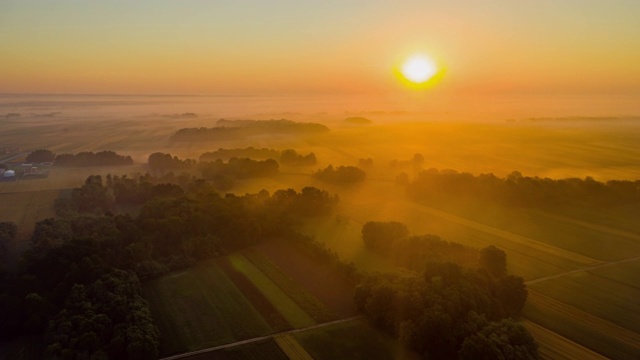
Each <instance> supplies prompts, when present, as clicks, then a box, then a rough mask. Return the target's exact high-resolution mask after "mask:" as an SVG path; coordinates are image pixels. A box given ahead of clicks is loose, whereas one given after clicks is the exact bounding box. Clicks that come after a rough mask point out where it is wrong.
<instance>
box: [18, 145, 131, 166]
mask: <svg viewBox="0 0 640 360" xmlns="http://www.w3.org/2000/svg"><path fill="white" fill-rule="evenodd" d="M26 161H27V162H28V163H52V164H53V165H54V166H66V167H80V166H118V165H132V164H133V159H132V158H131V156H128V155H119V154H118V153H116V152H114V151H110V150H105V151H99V152H96V153H94V152H91V151H83V152H79V153H77V154H75V155H74V154H59V155H56V154H55V153H53V152H52V151H51V150H48V149H39V150H35V151H32V152H31V153H29V155H27V157H26Z"/></svg>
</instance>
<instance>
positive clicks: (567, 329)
mask: <svg viewBox="0 0 640 360" xmlns="http://www.w3.org/2000/svg"><path fill="white" fill-rule="evenodd" d="M575 295H576V297H579V296H580V295H581V294H575ZM523 315H524V317H525V318H527V319H529V320H531V321H532V322H534V323H536V324H538V325H540V326H543V327H544V328H547V329H549V330H551V331H553V332H555V333H557V334H559V335H561V336H563V337H565V338H567V339H569V340H571V341H573V342H575V343H577V344H580V345H582V346H584V347H586V348H589V349H591V350H593V351H595V352H597V353H599V354H602V355H604V356H606V357H608V358H611V359H637V358H638V357H639V356H640V335H638V334H637V333H635V332H632V331H629V330H626V329H624V328H621V327H619V326H617V325H615V324H612V323H610V322H607V321H605V320H603V319H601V318H598V317H596V316H594V315H591V314H589V313H586V312H584V311H581V310H578V309H576V308H574V307H571V306H569V305H566V304H564V303H562V302H560V301H558V300H555V299H553V298H550V297H547V296H544V295H541V294H539V293H537V292H535V291H529V298H528V300H527V304H526V305H525V308H524V312H523ZM543 346H553V345H543ZM565 350H567V351H569V350H570V347H569V348H567V349H565ZM574 358H576V357H574Z"/></svg>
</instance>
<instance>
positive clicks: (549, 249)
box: [407, 202, 602, 265]
mask: <svg viewBox="0 0 640 360" xmlns="http://www.w3.org/2000/svg"><path fill="white" fill-rule="evenodd" d="M407 206H411V207H414V208H417V209H419V210H422V211H424V212H426V213H428V214H430V215H434V216H438V217H440V218H442V219H445V220H448V221H451V222H454V223H457V224H460V225H463V226H467V227H470V228H472V229H475V230H479V231H482V232H485V233H488V234H491V235H494V236H497V237H501V238H503V239H506V240H509V241H513V242H515V243H519V244H524V245H526V246H529V247H531V248H534V249H537V250H541V251H543V252H546V253H549V254H554V255H556V256H559V257H562V258H565V259H567V260H570V261H573V262H576V263H579V264H584V265H597V264H602V261H600V260H597V259H593V258H590V257H588V256H584V255H580V254H578V253H575V252H572V251H568V250H565V249H561V248H559V247H556V246H552V245H549V244H545V243H543V242H540V241H537V240H534V239H530V238H528V237H524V236H521V235H517V234H514V233H511V232H508V231H504V230H500V229H498V228H495V227H492V226H488V225H484V224H481V223H479V222H475V221H472V220H469V219H465V218H463V217H460V216H457V215H453V214H451V213H448V212H446V211H442V210H438V209H435V208H432V207H429V206H424V205H419V204H415V203H411V202H407Z"/></svg>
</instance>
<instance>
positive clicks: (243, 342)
mask: <svg viewBox="0 0 640 360" xmlns="http://www.w3.org/2000/svg"><path fill="white" fill-rule="evenodd" d="M361 318H362V317H361V316H354V317H349V318H346V319H339V320H334V321H329V322H326V323H321V324H315V325H311V326H307V327H304V328H300V329H293V330H287V331H282V332H279V333H273V334H269V335H264V336H258V337H255V338H251V339H246V340H240V341H236V342H233V343H229V344H224V345H219V346H214V347H210V348H207V349H200V350H195V351H190V352H188V353H184V354H177V355H172V356H168V357H164V358H161V359H160V360H177V359H183V358H187V357H190V356H194V355H199V354H205V353H209V352H213V351H217V350H221V349H228V348H232V347H236V346H242V345H246V344H251V343H255V342H260V341H265V340H269V339H273V338H275V337H276V336H282V335H288V334H296V333H300V332H304V331H309V330H315V329H320V328H323V327H327V326H333V325H336V324H341V323H348V322H352V321H356V320H360V319H361Z"/></svg>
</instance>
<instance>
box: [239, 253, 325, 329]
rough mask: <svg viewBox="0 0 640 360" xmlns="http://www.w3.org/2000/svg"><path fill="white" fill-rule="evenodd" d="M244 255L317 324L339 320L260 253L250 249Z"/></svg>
mask: <svg viewBox="0 0 640 360" xmlns="http://www.w3.org/2000/svg"><path fill="white" fill-rule="evenodd" d="M244 255H245V257H246V258H247V259H249V261H251V263H253V265H255V266H256V267H257V268H258V269H259V270H260V271H262V272H263V273H264V274H265V275H266V276H267V277H269V279H271V281H273V282H274V283H275V284H276V285H278V287H280V289H282V291H283V292H285V293H286V294H287V295H289V297H291V299H292V300H293V301H295V302H296V303H297V304H298V305H300V307H301V308H302V309H304V311H305V312H306V313H307V314H309V315H311V317H313V318H314V320H315V321H317V322H319V323H320V322H327V321H331V320H335V319H337V316H336V315H335V314H334V313H333V312H332V311H331V310H329V309H328V308H327V307H326V306H325V305H324V304H323V303H322V302H321V301H320V300H319V299H318V298H316V297H315V296H313V295H312V294H311V293H309V292H308V291H307V290H306V289H304V288H303V287H302V286H301V285H300V284H298V283H297V282H296V281H295V280H293V279H292V278H291V277H289V276H287V275H285V274H284V273H283V272H282V271H280V269H278V268H277V267H276V266H275V265H274V264H273V263H272V262H270V261H269V259H267V258H266V257H265V256H264V255H262V254H261V253H260V252H258V251H256V250H254V249H250V250H248V251H245V252H244Z"/></svg>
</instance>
